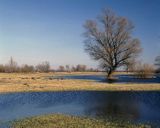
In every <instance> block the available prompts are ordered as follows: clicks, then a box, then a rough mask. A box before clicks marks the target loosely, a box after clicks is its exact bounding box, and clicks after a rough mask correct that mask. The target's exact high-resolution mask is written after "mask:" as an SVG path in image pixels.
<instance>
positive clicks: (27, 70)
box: [20, 64, 34, 73]
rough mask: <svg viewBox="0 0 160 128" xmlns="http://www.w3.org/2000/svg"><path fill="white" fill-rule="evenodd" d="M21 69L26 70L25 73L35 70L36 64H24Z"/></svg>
mask: <svg viewBox="0 0 160 128" xmlns="http://www.w3.org/2000/svg"><path fill="white" fill-rule="evenodd" d="M20 70H21V72H25V73H27V72H34V66H32V65H27V64H25V65H22V67H21V68H20Z"/></svg>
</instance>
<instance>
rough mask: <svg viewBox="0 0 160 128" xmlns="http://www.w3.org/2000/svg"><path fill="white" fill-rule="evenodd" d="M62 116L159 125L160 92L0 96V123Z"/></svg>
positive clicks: (50, 93)
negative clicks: (114, 119) (28, 118)
mask: <svg viewBox="0 0 160 128" xmlns="http://www.w3.org/2000/svg"><path fill="white" fill-rule="evenodd" d="M50 113H60V114H69V115H76V116H88V117H103V118H108V117H116V118H120V119H125V120H130V121H133V122H147V123H152V124H154V123H155V124H157V123H159V122H160V92H158V91H157V92H156V91H149V92H107V91H69V92H31V93H10V94H0V122H1V123H3V122H7V121H13V120H14V119H21V118H25V117H31V116H35V115H42V114H50Z"/></svg>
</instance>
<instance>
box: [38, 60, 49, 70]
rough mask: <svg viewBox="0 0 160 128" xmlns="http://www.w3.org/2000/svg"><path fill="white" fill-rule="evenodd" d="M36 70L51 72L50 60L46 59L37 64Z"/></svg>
mask: <svg viewBox="0 0 160 128" xmlns="http://www.w3.org/2000/svg"><path fill="white" fill-rule="evenodd" d="M36 70H37V71H38V72H49V71H50V64H49V62H48V61H44V62H42V63H41V64H38V65H37V66H36Z"/></svg>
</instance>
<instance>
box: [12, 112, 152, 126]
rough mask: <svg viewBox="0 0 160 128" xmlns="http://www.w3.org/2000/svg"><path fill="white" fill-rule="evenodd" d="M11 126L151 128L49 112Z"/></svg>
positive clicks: (16, 122) (18, 121)
mask: <svg viewBox="0 0 160 128" xmlns="http://www.w3.org/2000/svg"><path fill="white" fill-rule="evenodd" d="M11 128H151V126H149V125H145V124H132V123H130V122H127V121H126V122H122V121H118V120H114V121H109V120H104V119H98V118H87V117H76V116H69V115H61V114H50V115H42V116H36V117H31V118H25V119H22V120H17V121H14V122H13V123H12V125H11Z"/></svg>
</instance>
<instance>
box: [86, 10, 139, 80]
mask: <svg viewBox="0 0 160 128" xmlns="http://www.w3.org/2000/svg"><path fill="white" fill-rule="evenodd" d="M98 21H99V22H100V23H101V24H99V25H98V24H97V22H96V21H93V20H88V21H86V24H85V29H86V33H85V37H86V40H85V51H86V52H87V53H89V55H90V56H91V57H92V58H93V59H94V60H98V61H99V62H100V65H101V67H102V68H103V69H105V71H106V72H107V77H108V78H110V77H111V74H112V73H113V72H114V71H115V70H116V69H117V68H118V67H121V66H126V65H127V64H128V62H129V60H133V59H135V58H136V57H137V55H138V54H139V53H140V51H141V48H140V41H139V40H138V39H136V38H132V30H133V28H134V27H133V25H132V23H131V22H130V21H129V20H128V19H127V18H124V17H121V16H117V15H115V14H114V13H113V12H112V11H111V10H105V11H104V12H103V15H102V16H100V17H99V19H98Z"/></svg>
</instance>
